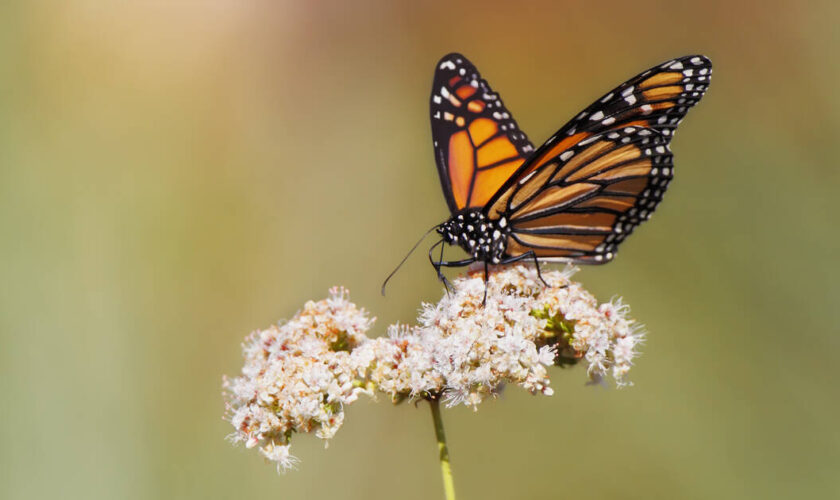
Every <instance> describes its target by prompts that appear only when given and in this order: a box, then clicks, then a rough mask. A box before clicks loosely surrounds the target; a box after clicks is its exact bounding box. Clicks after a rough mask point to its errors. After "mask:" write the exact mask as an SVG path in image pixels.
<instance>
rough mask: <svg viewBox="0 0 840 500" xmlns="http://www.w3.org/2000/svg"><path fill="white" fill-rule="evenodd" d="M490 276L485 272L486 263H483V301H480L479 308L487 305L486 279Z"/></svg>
mask: <svg viewBox="0 0 840 500" xmlns="http://www.w3.org/2000/svg"><path fill="white" fill-rule="evenodd" d="M488 276H490V274H489V273H488V272H487V261H486V260H485V261H484V300H482V301H481V307H484V305H485V304H487V278H488Z"/></svg>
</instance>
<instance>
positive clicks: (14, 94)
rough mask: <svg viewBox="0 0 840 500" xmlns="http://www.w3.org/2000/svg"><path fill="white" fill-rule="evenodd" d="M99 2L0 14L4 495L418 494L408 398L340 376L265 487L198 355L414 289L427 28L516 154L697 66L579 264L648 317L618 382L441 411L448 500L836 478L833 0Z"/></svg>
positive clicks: (418, 289) (426, 149) (734, 492)
mask: <svg viewBox="0 0 840 500" xmlns="http://www.w3.org/2000/svg"><path fill="white" fill-rule="evenodd" d="M123 3H124V4H125V5H118V4H117V3H113V4H110V3H107V2H95V1H82V2H65V3H62V4H59V3H57V2H56V3H53V2H31V3H19V4H16V3H10V2H4V3H3V5H2V6H1V7H0V167H2V179H1V180H0V225H1V227H0V230H2V232H1V233H0V234H2V240H1V241H0V270H2V276H0V283H1V284H0V291H1V293H2V296H0V329H1V330H2V331H0V335H2V349H0V370H2V373H0V396H2V403H0V415H1V416H2V422H0V497H2V498H4V499H6V498H8V499H31V498H68V499H100V498H101V499H111V498H121V499H122V498H125V499H141V498H144V499H145V498H235V499H244V498H284V499H285V498H289V499H292V498H349V499H362V498H364V499H371V498H406V499H421V498H422V499H426V498H440V497H442V487H441V483H440V477H439V473H438V468H437V463H436V460H435V456H436V448H435V443H434V441H433V432H432V423H431V418H430V416H429V411H428V409H427V408H426V407H425V406H424V405H420V406H419V407H416V408H415V407H414V406H412V405H408V404H404V405H401V406H398V407H393V406H391V405H390V404H389V403H387V402H386V401H379V402H377V403H373V402H369V401H367V400H364V399H363V400H361V401H360V402H358V403H357V404H355V405H353V406H352V407H349V408H348V411H347V420H346V424H345V426H344V428H342V430H341V431H340V432H339V433H338V435H337V437H336V438H335V439H334V440H333V441H332V442H331V445H330V448H329V449H328V450H324V449H323V444H322V442H321V441H320V440H318V439H316V438H315V437H314V436H298V437H297V438H296V439H295V441H294V444H293V447H292V449H293V453H294V454H295V455H297V456H298V457H299V458H301V460H302V463H301V465H300V467H299V470H298V471H296V472H292V473H288V474H286V475H284V476H279V475H277V474H276V472H275V470H274V468H273V467H272V466H271V465H268V464H266V463H265V462H264V461H263V459H262V458H261V457H259V456H258V454H257V453H256V452H255V451H253V450H245V449H244V448H243V447H239V448H234V447H232V446H231V445H230V444H229V443H227V442H226V441H225V440H224V437H225V435H227V434H228V433H229V432H230V431H231V428H230V427H229V424H227V423H226V422H224V421H222V419H221V417H222V413H223V401H222V396H221V377H222V375H223V374H236V373H237V372H238V370H239V369H240V367H241V363H242V361H241V357H240V352H239V349H240V342H241V340H242V338H243V337H244V336H245V335H246V334H247V333H248V332H249V331H251V330H253V329H255V328H260V327H265V326H267V325H269V324H271V323H273V322H274V321H276V320H278V319H280V318H288V317H291V316H292V315H293V314H294V313H295V311H296V310H297V309H298V308H299V307H300V306H301V305H302V304H303V302H304V301H306V300H308V299H318V298H321V297H324V296H325V295H326V291H327V289H328V288H329V287H330V286H332V285H336V284H343V285H345V286H347V287H349V288H350V290H351V291H352V294H353V296H352V297H353V299H354V301H355V302H357V303H359V304H360V305H363V306H364V307H366V308H368V309H369V310H370V311H372V313H373V314H374V315H376V316H378V317H379V320H378V322H377V326H376V328H375V329H374V331H372V332H371V334H372V335H380V334H382V333H383V331H384V328H385V326H386V325H388V324H389V323H392V322H395V321H397V320H400V321H404V322H410V321H412V320H413V319H414V317H415V312H416V308H417V306H418V305H419V303H420V301H421V300H427V301H428V300H437V298H438V297H439V296H440V293H441V287H440V285H439V284H438V282H437V281H436V279H435V277H434V272H433V270H432V268H431V267H430V266H429V264H428V262H427V261H426V259H425V256H424V255H423V253H422V252H421V253H420V254H418V255H415V256H414V257H412V259H411V260H410V261H409V262H408V264H407V265H406V266H405V268H404V269H403V270H402V271H401V272H400V274H398V275H397V277H396V278H395V280H394V281H393V283H392V288H391V289H390V292H389V295H388V296H387V297H386V298H382V297H380V295H379V285H380V283H381V281H382V279H383V278H384V276H385V275H386V274H387V273H388V272H389V271H390V270H391V269H392V267H393V266H394V265H395V264H396V263H397V262H398V261H399V259H400V258H401V257H402V256H403V254H404V252H405V251H406V250H407V249H408V247H409V246H410V245H411V244H412V243H413V242H414V241H415V239H416V238H417V237H419V235H420V234H422V232H423V231H424V230H425V229H427V228H428V227H430V226H432V225H433V224H436V223H438V222H440V221H442V220H443V219H444V218H445V217H446V216H447V212H446V207H445V204H444V202H443V198H442V196H441V194H440V192H439V183H438V179H437V174H436V171H435V167H434V161H433V155H432V147H431V139H430V133H429V124H428V116H427V113H428V108H427V106H428V96H429V91H430V84H431V79H432V72H433V68H434V63H435V62H436V61H437V60H438V58H439V57H440V56H442V55H443V54H445V53H447V52H449V51H455V50H457V51H461V52H463V53H464V54H466V55H467V56H468V57H470V58H471V59H472V60H473V61H474V62H475V63H476V65H477V66H478V67H479V69H480V70H481V71H482V73H483V75H484V76H485V77H486V78H488V80H489V81H490V82H491V83H492V85H493V86H494V87H495V89H496V90H497V91H499V92H501V94H502V96H503V97H504V99H505V103H506V104H507V105H508V107H509V108H510V109H511V110H512V111H513V112H514V114H515V116H516V118H517V120H518V121H519V124H520V126H522V127H523V129H524V130H525V131H526V132H527V133H528V134H529V135H530V137H531V138H532V139H533V140H534V142H538V143H539V142H541V141H542V140H544V139H545V138H547V137H548V136H549V135H550V134H551V133H552V132H553V131H554V130H556V129H557V128H559V126H560V125H562V124H563V123H564V122H565V121H566V120H567V119H568V118H570V117H571V116H573V115H574V114H575V113H577V112H578V111H579V110H581V109H582V108H583V107H584V106H586V105H588V104H589V103H590V102H591V101H592V100H594V99H595V98H597V97H598V96H600V95H601V94H603V93H604V92H606V91H607V90H609V89H610V88H612V87H613V86H615V85H617V84H619V83H620V82H621V81H623V80H624V79H625V78H628V77H630V76H632V75H634V74H636V73H638V72H639V71H641V70H643V69H645V68H647V67H649V66H652V65H654V64H656V63H659V62H661V61H664V60H667V59H669V58H671V57H676V56H679V55H683V54H689V53H695V52H699V53H703V54H706V55H708V56H709V57H711V59H712V60H713V61H714V64H715V76H714V79H713V83H712V86H711V89H710V91H709V93H708V94H707V96H706V98H705V99H704V101H703V102H702V103H701V104H700V105H699V106H698V107H697V109H695V110H693V111H692V112H691V113H690V114H689V116H688V118H687V120H686V121H685V122H684V123H683V125H682V126H681V128H680V133H679V134H678V136H677V139H676V140H675V142H674V144H673V150H674V152H675V154H676V158H677V161H676V163H677V169H676V170H677V173H676V180H675V182H674V183H673V184H672V185H671V188H670V189H669V191H668V193H667V195H666V196H665V201H664V203H663V204H662V206H660V208H659V210H658V211H657V213H656V216H655V217H653V221H652V222H650V223H648V224H645V225H644V226H643V227H641V228H640V229H639V230H638V231H637V233H636V234H635V235H634V236H633V237H631V238H630V239H629V240H628V241H627V243H626V244H624V245H623V246H622V249H621V252H620V255H619V257H618V259H617V260H616V261H615V262H614V263H611V264H610V265H607V266H603V267H595V268H587V269H584V270H583V271H582V272H581V273H580V274H578V279H579V280H581V281H582V282H583V283H584V284H585V285H586V286H587V288H589V289H590V290H591V291H592V292H593V293H595V294H596V295H597V296H598V297H600V298H601V299H602V300H607V299H609V298H610V297H611V296H613V295H621V296H623V297H624V298H625V300H626V301H627V302H628V303H629V304H630V305H631V306H632V308H633V316H634V317H636V318H638V319H639V320H640V321H641V322H643V323H645V324H646V325H647V327H648V330H649V332H650V333H649V338H648V341H647V343H646V345H644V348H643V352H644V354H643V356H642V357H641V358H640V359H639V360H638V363H637V366H636V367H635V368H634V369H633V370H632V372H631V378H632V380H633V381H634V382H635V384H636V385H635V386H634V387H632V388H629V389H626V390H614V389H604V388H600V387H587V386H585V385H584V381H585V373H584V370H583V369H581V368H580V367H578V368H576V369H571V370H567V371H562V370H560V369H555V370H554V377H553V382H552V386H553V387H554V389H555V395H554V396H553V397H550V398H548V397H531V396H529V395H527V394H524V393H523V392H522V391H521V390H519V389H517V388H515V387H513V388H509V390H508V391H506V392H505V393H504V394H503V396H502V397H501V398H499V399H498V400H495V401H489V402H487V403H485V404H483V405H481V406H480V408H479V411H478V412H477V413H474V412H473V411H471V410H470V409H467V408H458V409H454V410H448V411H445V412H444V419H445V421H446V425H447V431H448V434H449V438H450V446H451V452H452V459H453V466H454V471H455V474H456V477H455V481H456V487H457V489H458V491H459V494H460V495H459V496H460V498H463V499H479V498H482V499H483V498H535V499H536V498H540V499H542V498H576V499H602V498H620V499H625V498H627V499H635V498H639V499H649V498H686V499H707V498H722V499H724V498H725V499H729V498H731V499H742V498H762V499H767V498H773V499H776V498H778V499H788V498H834V497H840V478H838V473H840V426H838V413H840V390H838V387H837V382H836V380H837V373H838V372H837V366H838V363H837V353H838V348H840V340H838V339H840V335H838V334H840V329H839V328H838V321H837V302H838V299H840V285H838V283H840V272H838V270H839V269H840V263H838V256H840V236H838V230H837V222H838V214H840V211H838V209H837V202H836V199H837V196H838V194H837V192H838V188H840V170H838V162H837V154H836V151H837V149H836V148H837V140H838V133H840V90H838V82H840V64H839V63H838V61H839V60H840V59H838V55H837V52H838V49H840V43H839V42H840V40H838V28H837V20H838V19H840V8H838V6H837V5H838V4H837V2H793V1H791V2H774V1H769V2H765V1H747V2H737V3H736V2H730V1H709V2H686V3H682V2H673V1H670V2H669V1H647V0H637V1H634V2H540V3H523V4H519V3H513V2H511V3H510V4H508V5H506V6H502V5H496V4H492V3H489V2H474V3H455V2H411V3H408V2H379V3H373V2H364V1H362V2H356V1H354V2H346V3H342V2H335V3H318V2H300V3H286V4H279V3H274V4H269V3H268V2H266V3H262V4H259V5H258V6H257V5H253V6H250V7H249V6H245V5H244V4H245V3H246V2H174V3H170V2H153V3H144V2H133V3H130V2H120V4H123ZM429 243H431V241H430V242H429ZM454 255H455V254H454V253H453V256H454Z"/></svg>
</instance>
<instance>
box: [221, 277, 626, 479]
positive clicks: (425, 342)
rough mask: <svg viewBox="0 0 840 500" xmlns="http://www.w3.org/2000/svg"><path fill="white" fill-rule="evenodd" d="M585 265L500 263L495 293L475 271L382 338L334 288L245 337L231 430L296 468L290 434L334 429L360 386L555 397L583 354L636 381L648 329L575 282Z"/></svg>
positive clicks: (410, 392) (401, 395)
mask: <svg viewBox="0 0 840 500" xmlns="http://www.w3.org/2000/svg"><path fill="white" fill-rule="evenodd" d="M574 271H575V269H574V268H571V267H567V268H566V270H564V271H562V272H560V271H548V272H545V273H543V278H544V279H545V280H546V281H547V282H548V284H549V285H550V286H548V287H546V286H545V285H544V284H543V283H542V282H541V281H540V280H539V278H538V276H537V273H536V270H535V269H534V268H533V267H531V266H527V265H518V266H511V267H504V268H498V269H497V270H494V272H492V273H491V274H490V277H489V280H488V282H487V283H486V287H487V298H486V301H485V300H484V296H485V282H484V274H483V272H481V271H479V270H473V271H472V272H470V273H468V274H467V275H466V276H462V277H459V278H457V279H456V280H455V281H454V283H453V288H454V290H453V292H452V293H451V294H447V295H445V296H444V297H443V298H442V299H441V301H440V302H438V303H437V304H434V305H432V304H424V305H423V308H422V312H421V313H420V317H419V319H418V324H417V325H416V326H405V325H392V326H391V327H389V329H388V333H389V334H388V336H386V337H380V338H375V339H370V338H368V337H367V336H365V332H366V331H367V330H368V329H369V328H370V327H371V325H372V323H373V320H371V319H370V318H369V317H368V316H367V314H366V313H365V311H364V310H360V309H358V308H357V307H356V306H355V305H354V304H353V303H351V302H350V301H349V300H348V298H347V295H346V292H345V291H344V290H343V289H333V290H331V291H330V297H329V298H328V299H326V300H323V301H321V302H317V303H316V302H308V303H307V304H306V305H305V306H304V309H303V311H301V312H299V313H298V314H297V315H296V316H295V317H294V318H293V319H292V320H291V321H289V322H287V323H285V324H283V325H282V326H279V327H278V326H274V327H271V328H269V329H267V330H262V331H258V332H255V333H253V334H251V336H250V337H248V339H246V342H245V344H244V347H243V349H244V353H245V358H246V363H245V367H244V368H243V370H242V375H241V376H240V377H237V378H234V379H225V388H226V391H227V393H228V403H227V408H228V415H227V418H228V419H229V420H230V422H231V424H233V426H234V428H235V429H236V431H235V432H234V434H233V435H232V439H233V440H234V441H236V442H238V441H244V442H245V443H246V446H248V447H253V446H259V447H260V450H261V451H262V453H263V454H264V455H265V456H266V457H267V458H269V459H271V460H273V461H275V462H277V464H278V467H281V468H283V469H286V468H289V467H292V466H293V465H294V463H295V458H294V457H292V456H291V455H290V454H289V441H290V438H291V434H292V433H293V432H313V431H314V432H315V433H316V435H317V436H318V437H320V438H322V439H329V438H330V437H332V436H333V435H334V434H335V432H336V431H337V430H338V428H339V427H340V426H341V424H342V422H343V420H344V405H345V404H349V403H352V402H353V401H355V400H356V399H357V398H358V396H359V394H361V393H365V394H369V395H374V394H375V393H376V392H381V393H384V394H386V395H388V396H389V397H390V399H391V400H392V401H401V400H403V399H406V398H409V399H418V398H430V397H434V398H437V397H442V398H444V399H445V400H446V401H447V403H448V404H449V405H450V406H452V405H456V404H467V405H470V406H473V407H476V406H477V405H478V404H479V403H480V402H481V401H483V400H484V399H485V398H486V397H488V396H493V395H495V394H497V393H498V391H499V390H500V388H501V387H502V386H503V385H504V384H515V385H518V386H520V387H522V388H524V389H526V390H528V391H529V392H531V393H532V394H536V393H541V394H545V395H551V394H552V393H553V391H552V389H551V388H550V387H549V383H550V380H549V377H548V370H547V367H548V366H551V365H566V364H573V363H576V362H578V361H579V360H581V359H583V360H585V361H586V362H587V363H588V374H589V376H590V378H591V379H593V380H600V379H601V378H602V377H603V376H604V375H606V374H609V373H611V374H612V376H613V378H614V379H615V380H616V383H617V384H618V385H625V384H626V383H627V382H626V375H627V372H628V371H629V369H630V367H631V365H632V360H633V358H634V357H635V356H636V354H637V352H636V346H637V345H638V344H639V342H640V341H641V340H642V333H641V331H640V328H638V327H637V326H636V324H635V322H634V321H633V320H632V319H629V318H628V317H627V313H628V307H627V306H625V305H623V304H622V303H621V302H620V301H619V300H616V301H614V302H608V303H604V304H600V305H599V304H598V302H597V300H595V298H594V297H593V296H592V295H591V294H590V293H589V292H587V291H586V290H584V289H583V288H582V287H581V286H580V284H578V283H575V282H572V281H570V280H569V277H570V276H571V275H572V274H573V273H574Z"/></svg>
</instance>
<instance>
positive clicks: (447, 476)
mask: <svg viewBox="0 0 840 500" xmlns="http://www.w3.org/2000/svg"><path fill="white" fill-rule="evenodd" d="M429 406H430V407H431V408H432V420H434V423H435V437H436V438H437V443H438V459H439V460H440V473H441V476H443V493H444V498H446V500H455V483H454V481H453V480H452V465H451V464H450V463H449V448H447V446H446V433H445V432H444V430H443V419H442V418H441V416H440V399H438V398H436V397H432V398H430V399H429Z"/></svg>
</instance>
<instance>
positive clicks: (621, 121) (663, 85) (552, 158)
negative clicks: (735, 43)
mask: <svg viewBox="0 0 840 500" xmlns="http://www.w3.org/2000/svg"><path fill="white" fill-rule="evenodd" d="M711 74H712V63H711V61H710V60H709V59H708V58H706V57H704V56H700V55H690V56H685V57H680V58H678V59H672V60H670V61H667V62H665V63H662V64H660V65H658V66H654V67H653V68H650V69H649V70H647V71H644V72H642V73H640V74H638V75H636V76H635V77H633V78H631V79H629V80H627V81H626V82H624V83H622V84H621V85H619V86H618V87H616V88H615V89H613V90H612V91H610V92H608V93H607V94H605V95H604V96H602V97H601V98H600V99H598V100H597V101H595V102H594V103H592V104H591V105H590V106H589V107H587V108H586V109H584V110H583V111H582V112H581V113H579V114H578V115H577V116H576V117H575V118H574V119H572V120H571V121H570V122H569V123H567V124H566V125H564V126H563V127H562V128H560V130H558V131H557V133H555V134H554V135H553V136H552V137H551V138H549V139H548V140H547V141H546V142H545V144H543V145H542V146H541V147H540V148H539V149H538V150H537V151H536V152H535V153H534V154H533V155H532V156H531V157H530V158H529V159H528V161H527V162H526V163H524V164H523V165H522V166H521V167H520V168H519V170H518V171H517V172H516V173H514V174H513V175H512V176H511V177H510V179H509V180H508V181H507V182H506V183H505V185H504V186H502V187H501V188H500V189H499V191H498V192H497V193H496V194H495V195H494V196H493V197H492V199H491V200H490V201H489V203H488V204H487V207H486V209H485V211H486V213H487V214H489V215H490V216H491V217H498V216H499V214H501V213H504V212H505V211H506V210H507V208H506V206H505V203H506V202H507V200H508V199H509V197H510V196H511V194H512V190H514V189H516V188H517V185H518V183H520V181H522V180H523V179H524V178H525V177H526V176H528V175H529V174H530V173H532V172H534V171H536V170H538V169H540V168H542V167H544V166H546V165H551V164H556V163H557V162H558V161H559V160H560V158H561V157H562V155H563V154H564V153H566V152H567V151H568V150H569V149H570V148H571V147H572V146H574V145H576V144H579V143H581V142H582V141H584V140H585V139H587V138H589V137H592V136H594V135H597V134H601V133H604V132H606V131H608V130H612V129H616V130H618V129H623V128H626V127H644V128H648V129H650V130H651V131H655V132H657V133H658V134H659V135H661V136H662V140H663V141H664V144H665V145H667V144H668V143H670V140H671V138H672V137H673V135H674V131H675V130H676V128H677V125H679V123H680V122H681V121H682V119H683V118H684V117H685V114H686V113H687V112H688V110H689V109H690V108H691V107H692V106H694V105H695V104H697V102H698V101H699V100H700V98H702V97H703V94H704V93H705V92H706V89H707V88H708V85H709V79H710V78H711Z"/></svg>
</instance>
